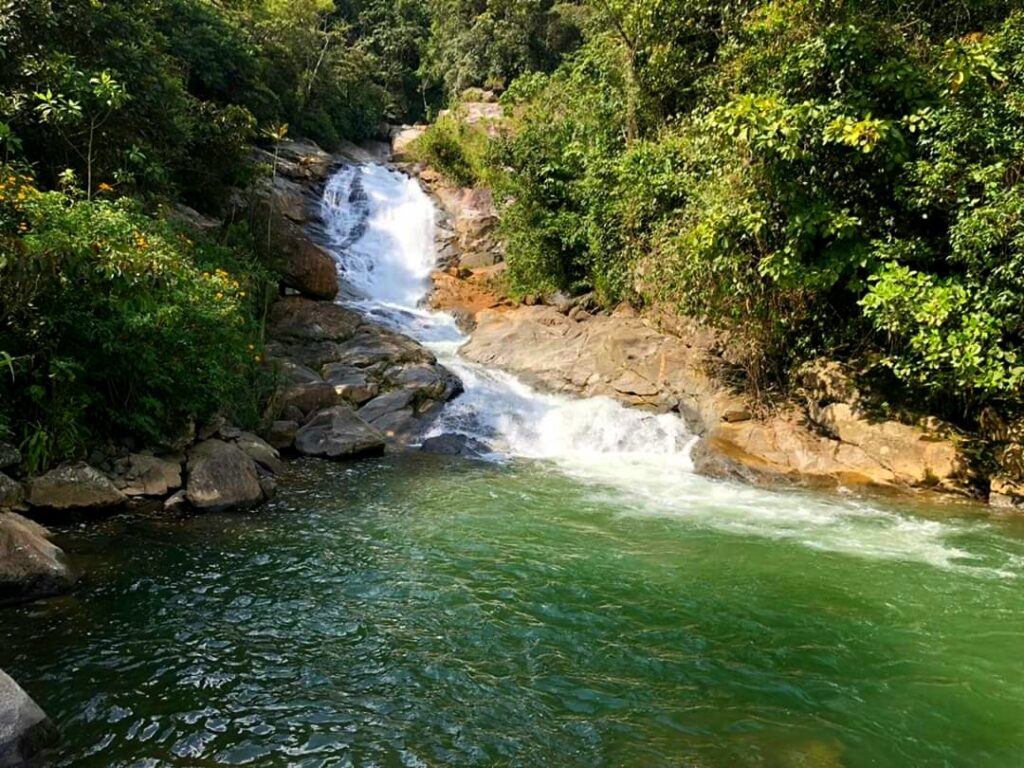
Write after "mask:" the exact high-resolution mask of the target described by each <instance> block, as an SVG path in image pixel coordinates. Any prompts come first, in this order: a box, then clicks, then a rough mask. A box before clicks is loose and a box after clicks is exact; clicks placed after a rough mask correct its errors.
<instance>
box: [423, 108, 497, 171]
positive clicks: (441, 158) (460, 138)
mask: <svg viewBox="0 0 1024 768" xmlns="http://www.w3.org/2000/svg"><path fill="white" fill-rule="evenodd" d="M487 150H488V145H487V134H486V133H485V132H484V131H483V130H482V129H480V128H476V127H472V126H469V125H466V124H465V123H464V122H462V121H461V120H459V119H458V117H456V116H453V115H446V116H444V117H441V118H440V119H438V120H437V121H436V122H435V123H434V124H433V125H431V126H430V127H429V128H428V129H427V130H426V132H425V133H424V134H423V135H422V136H421V137H420V138H418V139H417V140H416V142H415V144H414V145H413V147H412V151H413V154H414V156H415V157H416V159H417V160H419V161H420V162H424V163H427V164H428V165H430V166H431V167H433V168H436V169H437V170H438V171H440V172H441V173H442V174H444V176H445V177H446V178H447V179H448V180H449V181H452V182H454V183H455V184H458V185H459V186H462V187H468V186H472V185H474V184H480V183H483V182H484V181H485V179H486V177H487V168H488V164H487V158H486V153H487Z"/></svg>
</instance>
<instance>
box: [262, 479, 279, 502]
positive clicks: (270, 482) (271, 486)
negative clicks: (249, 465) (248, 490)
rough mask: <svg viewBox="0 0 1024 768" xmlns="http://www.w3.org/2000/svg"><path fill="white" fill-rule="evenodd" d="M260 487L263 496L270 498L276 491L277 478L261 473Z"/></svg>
mask: <svg viewBox="0 0 1024 768" xmlns="http://www.w3.org/2000/svg"><path fill="white" fill-rule="evenodd" d="M260 488H262V489H263V496H264V497H265V498H268V499H272V498H274V495H275V494H276V493H277V480H275V479H274V478H273V476H272V475H261V476H260Z"/></svg>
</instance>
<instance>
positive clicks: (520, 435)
mask: <svg viewBox="0 0 1024 768" xmlns="http://www.w3.org/2000/svg"><path fill="white" fill-rule="evenodd" d="M321 216H322V218H323V220H324V224H325V229H326V232H327V235H328V237H329V239H330V245H331V247H332V249H333V250H334V252H335V253H337V254H339V259H340V264H341V271H342V279H343V281H344V282H345V283H346V284H347V287H348V289H349V292H350V293H351V295H352V296H353V298H352V299H351V301H350V303H351V304H352V305H353V306H355V307H357V308H358V309H359V310H360V311H362V312H364V313H365V314H367V315H368V316H370V317H373V318H375V319H377V320H378V321H379V322H382V323H384V324H386V325H388V326H390V327H392V328H394V329H395V330H397V331H399V332H401V333H404V334H406V335H408V336H411V337H413V338H415V339H416V340H418V341H420V342H422V343H424V344H425V345H427V346H428V347H430V348H431V349H432V350H433V351H434V353H435V354H436V355H437V356H438V359H439V360H440V361H441V362H442V364H444V365H445V366H446V367H448V368H449V369H450V370H452V371H453V372H454V373H456V374H457V375H458V376H459V378H461V379H462V381H463V384H464V385H465V388H466V391H465V393H464V394H463V395H462V396H461V397H460V398H459V399H458V400H456V401H455V402H453V403H451V404H450V405H449V406H448V407H447V409H446V410H445V412H444V413H443V414H442V415H441V417H440V419H439V420H438V422H437V424H436V425H435V426H434V428H433V430H432V433H433V434H439V433H442V432H457V433H460V434H464V435H468V436H470V437H473V438H476V439H478V440H481V441H482V442H485V443H487V444H488V445H491V446H493V447H494V448H495V450H496V451H498V452H500V453H502V454H505V455H510V456H523V457H530V458H546V459H560V460H565V459H567V458H571V457H576V458H578V459H583V458H586V457H591V458H593V457H596V456H601V455H614V456H617V457H619V458H622V459H627V460H628V459H631V458H632V459H641V458H642V459H645V460H650V459H651V457H653V456H658V457H660V458H662V459H668V460H669V461H671V462H672V463H673V464H676V465H678V466H680V467H681V468H687V467H688V466H689V463H688V460H687V457H686V450H685V449H686V447H687V445H688V444H689V443H690V441H691V437H690V435H689V434H688V433H687V431H686V428H685V426H684V424H683V422H682V421H681V420H680V419H679V418H678V417H677V416H675V415H672V414H664V415H652V414H648V413H644V412H642V411H637V410H633V409H629V408H626V407H624V406H622V405H620V404H618V403H616V402H614V401H613V400H610V399H608V398H593V399H588V400H575V399H570V398H566V397H559V396H556V395H547V394H542V393H540V392H537V391H535V390H533V389H531V388H530V387H528V386H526V385H525V384H523V383H522V382H520V381H518V380H517V379H516V378H514V377H512V376H509V375H507V374H504V373H502V372H500V371H492V370H488V369H486V368H484V367H482V366H479V365H475V364H473V363H470V362H468V361H466V360H463V359H462V358H460V357H459V356H458V354H457V350H458V348H459V347H460V346H461V345H462V344H463V343H464V342H465V341H466V337H465V336H464V335H463V334H462V333H461V332H460V331H459V329H458V327H457V326H456V323H455V320H454V318H453V317H452V316H451V315H450V314H448V313H445V312H434V311H430V310H426V309H424V308H423V307H422V302H423V299H424V297H425V296H426V294H427V291H428V290H429V288H430V273H431V271H432V270H433V269H434V267H435V264H436V253H435V248H434V226H435V221H434V217H435V211H434V205H433V203H432V202H431V200H430V198H429V197H428V196H427V195H426V194H425V193H424V192H423V190H422V189H421V188H420V186H419V184H418V183H417V182H416V181H415V180H413V179H410V178H408V177H406V176H403V175H402V174H399V173H396V172H394V171H391V170H389V169H388V168H386V167H384V166H381V165H356V166H346V167H345V168H342V169H341V170H340V171H338V172H337V173H336V174H335V175H334V176H333V177H332V178H331V179H330V181H329V182H328V184H327V187H326V189H325V191H324V195H323V201H322V210H321Z"/></svg>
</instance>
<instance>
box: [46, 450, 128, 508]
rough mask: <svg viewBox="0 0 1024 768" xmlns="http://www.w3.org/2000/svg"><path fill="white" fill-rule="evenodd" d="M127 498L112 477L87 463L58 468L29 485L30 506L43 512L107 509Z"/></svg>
mask: <svg viewBox="0 0 1024 768" xmlns="http://www.w3.org/2000/svg"><path fill="white" fill-rule="evenodd" d="M127 498H128V497H127V496H125V495H124V494H123V493H122V492H121V491H120V490H118V488H117V486H116V485H114V483H113V482H111V480H110V478H109V477H107V476H106V475H104V474H103V473H102V472H100V471H99V470H98V469H95V468H93V467H91V466H89V465H88V464H86V463H84V462H78V463H76V464H66V465H64V466H63V467H58V468H57V469H54V470H52V471H50V472H47V473H46V474H45V475H41V476H40V477H37V478H35V479H34V480H32V481H31V482H30V483H29V485H28V503H29V504H31V505H32V506H33V507H41V508H43V509H58V510H79V509H104V508H110V507H116V506H119V505H121V504H123V503H124V502H125V501H127Z"/></svg>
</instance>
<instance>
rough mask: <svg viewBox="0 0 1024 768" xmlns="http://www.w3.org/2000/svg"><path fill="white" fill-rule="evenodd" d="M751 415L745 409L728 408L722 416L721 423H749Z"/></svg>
mask: <svg viewBox="0 0 1024 768" xmlns="http://www.w3.org/2000/svg"><path fill="white" fill-rule="evenodd" d="M752 418H754V417H753V415H752V414H751V413H750V411H749V410H748V409H746V408H729V409H727V410H726V411H725V413H723V414H722V421H726V422H728V423H730V424H736V423H738V422H741V421H750V420H751V419H752Z"/></svg>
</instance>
